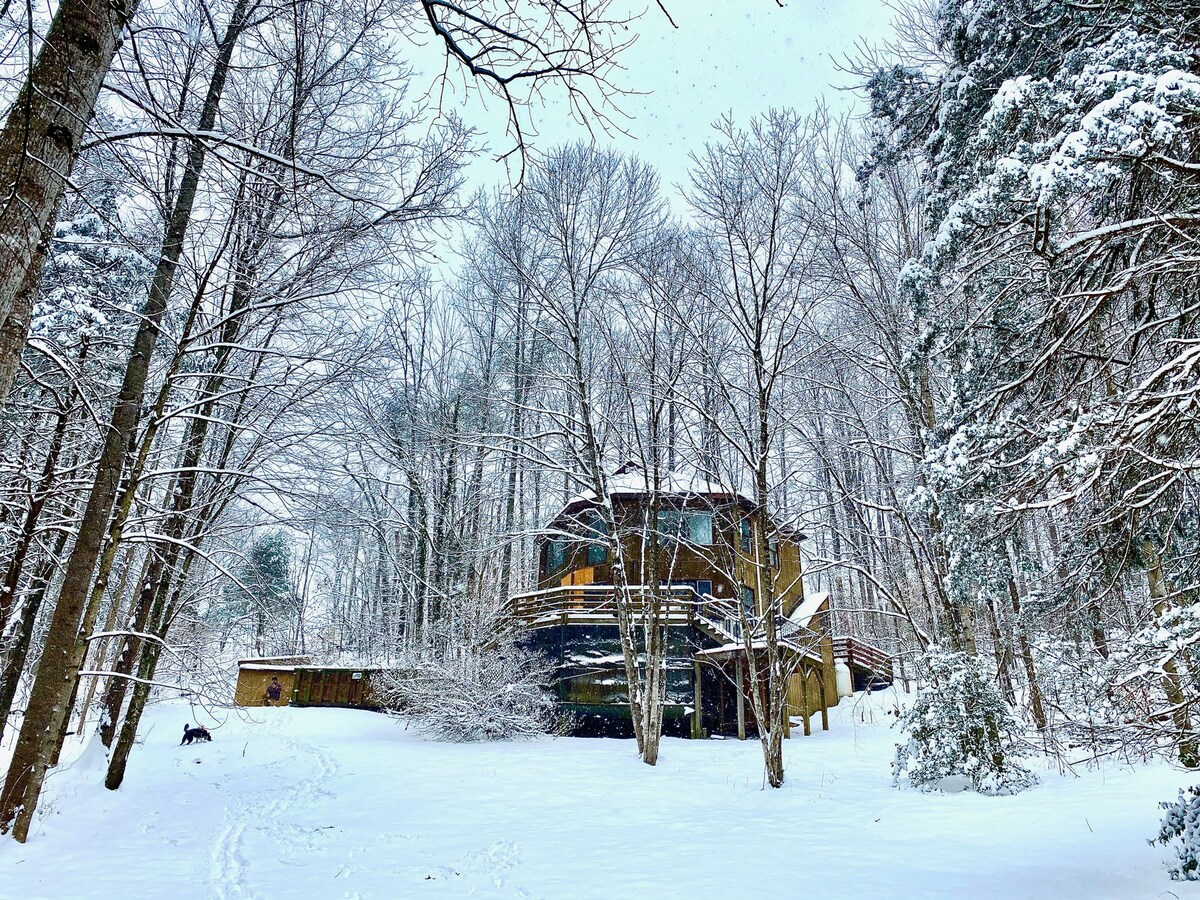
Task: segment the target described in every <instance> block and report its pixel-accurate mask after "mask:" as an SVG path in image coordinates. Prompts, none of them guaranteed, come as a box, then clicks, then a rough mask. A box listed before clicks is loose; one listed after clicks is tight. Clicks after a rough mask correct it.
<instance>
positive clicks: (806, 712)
mask: <svg viewBox="0 0 1200 900" xmlns="http://www.w3.org/2000/svg"><path fill="white" fill-rule="evenodd" d="M809 671H810V670H807V669H801V670H800V672H801V674H800V684H801V686H802V690H801V692H800V697H801V701H800V702H801V706H800V715H801V716H803V717H804V736H805V737H808V736H809V735H810V734H812V721H811V718H810V717H811V713H810V710H811V708H812V707H811V705H810V704H809V702H808V673H809Z"/></svg>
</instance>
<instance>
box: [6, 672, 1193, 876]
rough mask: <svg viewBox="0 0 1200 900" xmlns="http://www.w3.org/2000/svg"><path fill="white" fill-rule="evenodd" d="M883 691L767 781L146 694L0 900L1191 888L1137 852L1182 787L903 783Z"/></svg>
mask: <svg viewBox="0 0 1200 900" xmlns="http://www.w3.org/2000/svg"><path fill="white" fill-rule="evenodd" d="M886 696H887V695H886V694H885V695H882V697H883V698H886ZM880 702H886V701H885V700H881V698H880V695H876V697H875V698H873V700H872V702H871V703H865V702H863V700H862V698H861V697H860V698H856V700H855V701H851V700H845V701H843V703H842V706H840V707H839V708H838V709H837V710H835V711H834V715H833V722H832V730H831V731H829V732H826V733H822V732H820V731H817V732H816V733H815V734H814V735H813V736H812V737H810V738H804V737H797V738H795V739H793V740H791V741H789V742H788V743H787V745H786V751H787V761H788V768H787V778H788V782H787V785H786V787H785V788H784V789H783V790H781V791H770V790H763V789H762V780H761V759H760V757H759V750H758V746H757V745H756V744H755V743H753V742H749V741H748V742H746V743H744V744H743V743H739V742H737V741H697V742H690V741H683V740H667V741H666V742H665V745H664V747H663V750H662V756H661V759H660V762H659V765H658V766H657V768H654V769H651V768H649V767H647V766H643V765H641V764H640V763H639V762H638V761H637V759H636V757H635V756H634V753H633V751H632V745H631V742H626V741H615V740H589V739H570V738H564V739H554V740H551V739H547V740H544V741H540V742H536V743H530V744H474V745H447V744H438V743H433V742H430V741H425V740H421V739H419V738H417V737H415V736H414V735H412V734H410V733H406V732H404V731H402V730H401V729H400V728H399V727H398V726H397V725H396V724H395V723H394V722H393V721H392V720H390V719H387V718H385V717H383V716H380V715H375V714H372V713H366V712H357V711H350V710H325V709H265V710H254V711H252V712H253V717H252V718H244V719H243V718H239V717H238V716H237V715H234V716H232V717H231V718H230V719H229V720H228V721H226V722H224V724H222V725H220V726H219V727H217V728H214V735H215V738H216V739H215V741H214V742H213V743H211V744H200V745H192V746H185V747H179V746H177V745H178V742H179V736H180V734H181V732H182V729H183V724H184V722H196V721H197V718H199V720H200V721H202V722H204V724H207V725H209V726H210V727H211V726H212V725H214V724H215V723H214V722H213V721H212V720H208V719H206V718H205V717H203V716H202V715H200V716H197V715H195V714H193V712H192V710H191V709H190V708H189V707H188V705H187V704H186V703H185V702H183V701H170V702H165V703H160V704H157V705H156V706H155V707H153V708H152V710H151V711H150V712H149V713H148V720H149V721H148V727H147V728H146V729H145V735H144V737H145V740H144V745H143V746H141V747H139V748H137V750H136V752H135V754H134V756H133V758H132V760H131V764H130V768H129V774H128V778H127V780H126V784H125V787H123V788H122V789H121V790H120V791H119V792H115V793H112V792H109V791H106V790H105V789H104V788H103V787H102V786H101V785H100V780H101V777H102V771H103V768H102V767H103V759H102V758H100V756H99V754H98V753H97V752H96V750H95V748H94V747H92V748H88V749H86V750H84V751H83V752H82V754H81V756H80V757H79V759H78V760H77V761H76V762H74V763H73V764H71V765H70V767H69V768H67V769H65V770H62V771H59V772H58V773H56V774H54V775H53V776H52V778H51V779H50V781H49V786H48V796H47V799H46V802H45V804H44V807H43V813H42V815H41V816H40V817H39V819H38V820H37V822H36V823H35V828H34V832H33V833H32V835H31V836H30V840H29V842H28V843H27V844H25V845H23V846H22V845H18V844H16V843H14V842H12V841H8V840H2V841H0V896H3V897H6V898H8V897H12V898H18V897H19V898H34V897H46V898H51V897H52V898H75V897H78V898H133V897H136V898H158V897H163V898H166V897H171V898H179V897H189V898H191V897H220V898H224V897H261V898H272V900H274V898H324V897H335V898H341V897H364V898H366V897H371V898H374V897H379V898H393V897H394V898H408V897H422V898H424V897H432V898H446V897H454V898H457V897H468V896H473V897H503V898H510V897H529V898H585V897H595V898H605V900H608V898H641V897H655V898H674V897H679V898H684V897H686V898H698V897H721V898H740V897H758V896H767V895H774V896H796V897H819V898H859V897H864V898H872V900H878V898H901V897H902V898H919V897H955V898H958V897H963V898H968V897H969V898H987V897H996V898H1001V897H1002V898H1040V897H1047V898H1050V897H1053V898H1085V897H1086V898H1096V897H1112V898H1166V897H1172V896H1179V897H1200V886H1197V885H1195V884H1184V885H1181V884H1177V883H1173V882H1170V881H1169V880H1168V879H1167V876H1166V874H1165V870H1164V860H1165V859H1166V856H1167V853H1166V851H1164V850H1162V849H1160V848H1154V847H1150V846H1148V845H1147V843H1146V839H1147V838H1148V837H1149V836H1151V835H1152V834H1153V833H1154V832H1155V829H1156V823H1157V821H1158V818H1159V811H1158V809H1157V808H1156V803H1157V801H1158V800H1165V799H1170V798H1173V797H1174V796H1175V792H1176V789H1177V788H1178V787H1180V786H1182V785H1185V784H1189V783H1192V781H1193V780H1195V778H1194V776H1189V775H1188V774H1186V773H1183V772H1180V771H1176V770H1173V769H1171V768H1170V767H1168V766H1166V765H1161V764H1158V765H1152V766H1147V767H1139V768H1137V769H1129V768H1125V767H1118V766H1109V767H1108V768H1106V769H1105V770H1103V771H1085V772H1083V773H1082V774H1081V775H1080V777H1078V778H1077V777H1073V776H1065V777H1063V776H1059V775H1058V774H1055V773H1046V774H1045V776H1044V778H1043V782H1042V784H1041V785H1039V786H1038V787H1037V788H1035V789H1033V790H1031V791H1028V792H1026V793H1023V794H1021V795H1018V796H1015V797H982V796H977V795H974V794H953V795H946V794H922V793H918V792H915V791H910V790H904V791H898V790H896V789H894V788H893V787H892V786H891V783H890V775H889V769H888V762H889V760H890V757H891V751H892V747H893V745H894V742H895V739H896V734H895V732H894V731H892V730H891V729H890V728H889V723H890V717H888V716H886V715H885V714H883V713H882V712H881V711H880V708H879V707H878V706H877V705H876V704H878V703H880ZM243 712H244V711H243ZM864 719H865V720H866V721H863V720H864ZM95 746H97V747H98V745H95Z"/></svg>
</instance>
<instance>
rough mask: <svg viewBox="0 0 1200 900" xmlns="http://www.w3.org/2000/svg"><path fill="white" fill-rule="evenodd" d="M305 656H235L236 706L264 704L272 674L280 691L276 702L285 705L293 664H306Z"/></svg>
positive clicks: (293, 675)
mask: <svg viewBox="0 0 1200 900" xmlns="http://www.w3.org/2000/svg"><path fill="white" fill-rule="evenodd" d="M310 662H312V659H311V658H310V657H307V656H270V657H259V658H255V659H239V660H238V678H237V688H236V690H235V691H234V694H233V702H234V705H235V706H266V705H267V686H268V685H269V684H270V683H271V678H272V677H275V678H278V679H279V683H280V684H281V685H282V686H283V692H282V693H281V694H280V696H279V705H280V706H287V705H288V701H289V699H290V698H291V696H292V689H293V687H294V686H295V684H294V682H295V678H296V667H297V666H303V665H307V664H309V663H310Z"/></svg>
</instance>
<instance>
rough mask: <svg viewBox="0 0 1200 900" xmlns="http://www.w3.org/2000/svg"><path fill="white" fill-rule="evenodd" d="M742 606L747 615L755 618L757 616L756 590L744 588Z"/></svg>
mask: <svg viewBox="0 0 1200 900" xmlns="http://www.w3.org/2000/svg"><path fill="white" fill-rule="evenodd" d="M742 606H743V608H745V610H746V615H748V616H753V615H754V614H755V609H754V588H752V587H744V588H742Z"/></svg>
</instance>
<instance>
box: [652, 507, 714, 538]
mask: <svg viewBox="0 0 1200 900" xmlns="http://www.w3.org/2000/svg"><path fill="white" fill-rule="evenodd" d="M657 530H658V535H659V538H661V539H662V540H664V541H687V542H688V543H689V544H697V545H699V546H701V547H708V546H711V544H712V536H713V527H712V513H710V512H680V511H679V510H677V509H664V510H660V511H659V513H658V529H657Z"/></svg>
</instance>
